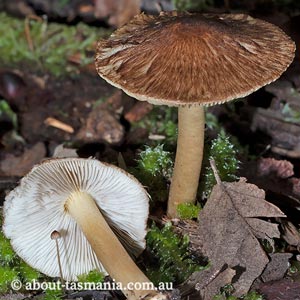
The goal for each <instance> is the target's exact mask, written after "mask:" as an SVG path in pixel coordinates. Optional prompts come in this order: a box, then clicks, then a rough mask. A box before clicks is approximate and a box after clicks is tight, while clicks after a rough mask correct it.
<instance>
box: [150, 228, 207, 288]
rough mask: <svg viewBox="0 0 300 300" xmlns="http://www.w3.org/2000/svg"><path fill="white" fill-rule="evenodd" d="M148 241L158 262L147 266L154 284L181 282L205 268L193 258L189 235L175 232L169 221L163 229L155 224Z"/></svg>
mask: <svg viewBox="0 0 300 300" xmlns="http://www.w3.org/2000/svg"><path fill="white" fill-rule="evenodd" d="M146 241H147V246H148V248H149V249H150V252H151V253H152V255H153V256H154V258H155V261H156V263H157V264H156V266H154V265H153V263H152V264H151V265H149V266H148V268H147V274H148V276H149V277H150V279H151V280H152V281H153V282H154V284H158V283H159V282H173V283H181V282H183V281H184V280H185V279H187V278H188V276H190V275H191V274H192V273H193V272H195V271H198V270H201V268H203V267H201V266H199V265H198V264H197V263H195V262H194V261H193V260H192V259H191V256H190V253H189V251H188V244H189V239H188V236H184V237H181V236H179V235H177V234H175V233H174V232H173V231H172V225H171V223H167V224H166V225H165V226H164V227H163V228H162V229H159V228H158V227H157V226H156V225H155V224H153V225H152V226H151V229H150V230H149V232H148V234H147V237H146Z"/></svg>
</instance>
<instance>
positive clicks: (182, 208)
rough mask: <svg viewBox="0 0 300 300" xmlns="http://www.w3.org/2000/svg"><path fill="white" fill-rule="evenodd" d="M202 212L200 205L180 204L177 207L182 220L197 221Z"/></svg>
mask: <svg viewBox="0 0 300 300" xmlns="http://www.w3.org/2000/svg"><path fill="white" fill-rule="evenodd" d="M200 210H201V206H200V204H197V205H195V204H193V203H180V204H179V205H178V206H177V213H178V217H179V218H180V219H197V218H198V215H199V212H200Z"/></svg>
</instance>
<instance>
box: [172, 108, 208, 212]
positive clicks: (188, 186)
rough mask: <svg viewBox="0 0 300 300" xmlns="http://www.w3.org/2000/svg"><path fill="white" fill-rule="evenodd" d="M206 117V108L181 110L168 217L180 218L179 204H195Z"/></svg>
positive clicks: (179, 109) (179, 112)
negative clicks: (178, 214)
mask: <svg viewBox="0 0 300 300" xmlns="http://www.w3.org/2000/svg"><path fill="white" fill-rule="evenodd" d="M204 126H205V115H204V108H203V106H201V105H200V106H191V107H187V106H185V107H179V108H178V140H177V151H176V158H175V165H174V170H173V177H172V183H171V187H170V193H169V200H168V210H167V215H168V216H169V217H171V218H175V217H177V205H178V204H180V203H187V202H189V203H194V202H195V199H196V194H197V189H198V183H199V177H200V172H201V165H202V158H203V145H204Z"/></svg>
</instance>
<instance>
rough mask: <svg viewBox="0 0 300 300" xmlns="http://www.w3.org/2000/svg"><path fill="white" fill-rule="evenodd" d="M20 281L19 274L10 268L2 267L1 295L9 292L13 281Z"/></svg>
mask: <svg viewBox="0 0 300 300" xmlns="http://www.w3.org/2000/svg"><path fill="white" fill-rule="evenodd" d="M16 279H19V277H18V272H17V271H16V270H15V269H12V268H10V267H9V266H0V293H6V292H8V291H9V290H10V289H11V287H10V284H11V282H12V281H14V280H16Z"/></svg>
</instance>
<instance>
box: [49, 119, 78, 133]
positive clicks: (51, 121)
mask: <svg viewBox="0 0 300 300" xmlns="http://www.w3.org/2000/svg"><path fill="white" fill-rule="evenodd" d="M44 123H45V124H46V125H48V126H52V127H55V128H58V129H61V130H63V131H65V132H68V133H74V129H73V127H71V126H70V125H68V124H66V123H63V122H61V121H59V120H57V119H55V118H51V117H49V118H47V119H46V120H45V121H44Z"/></svg>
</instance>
